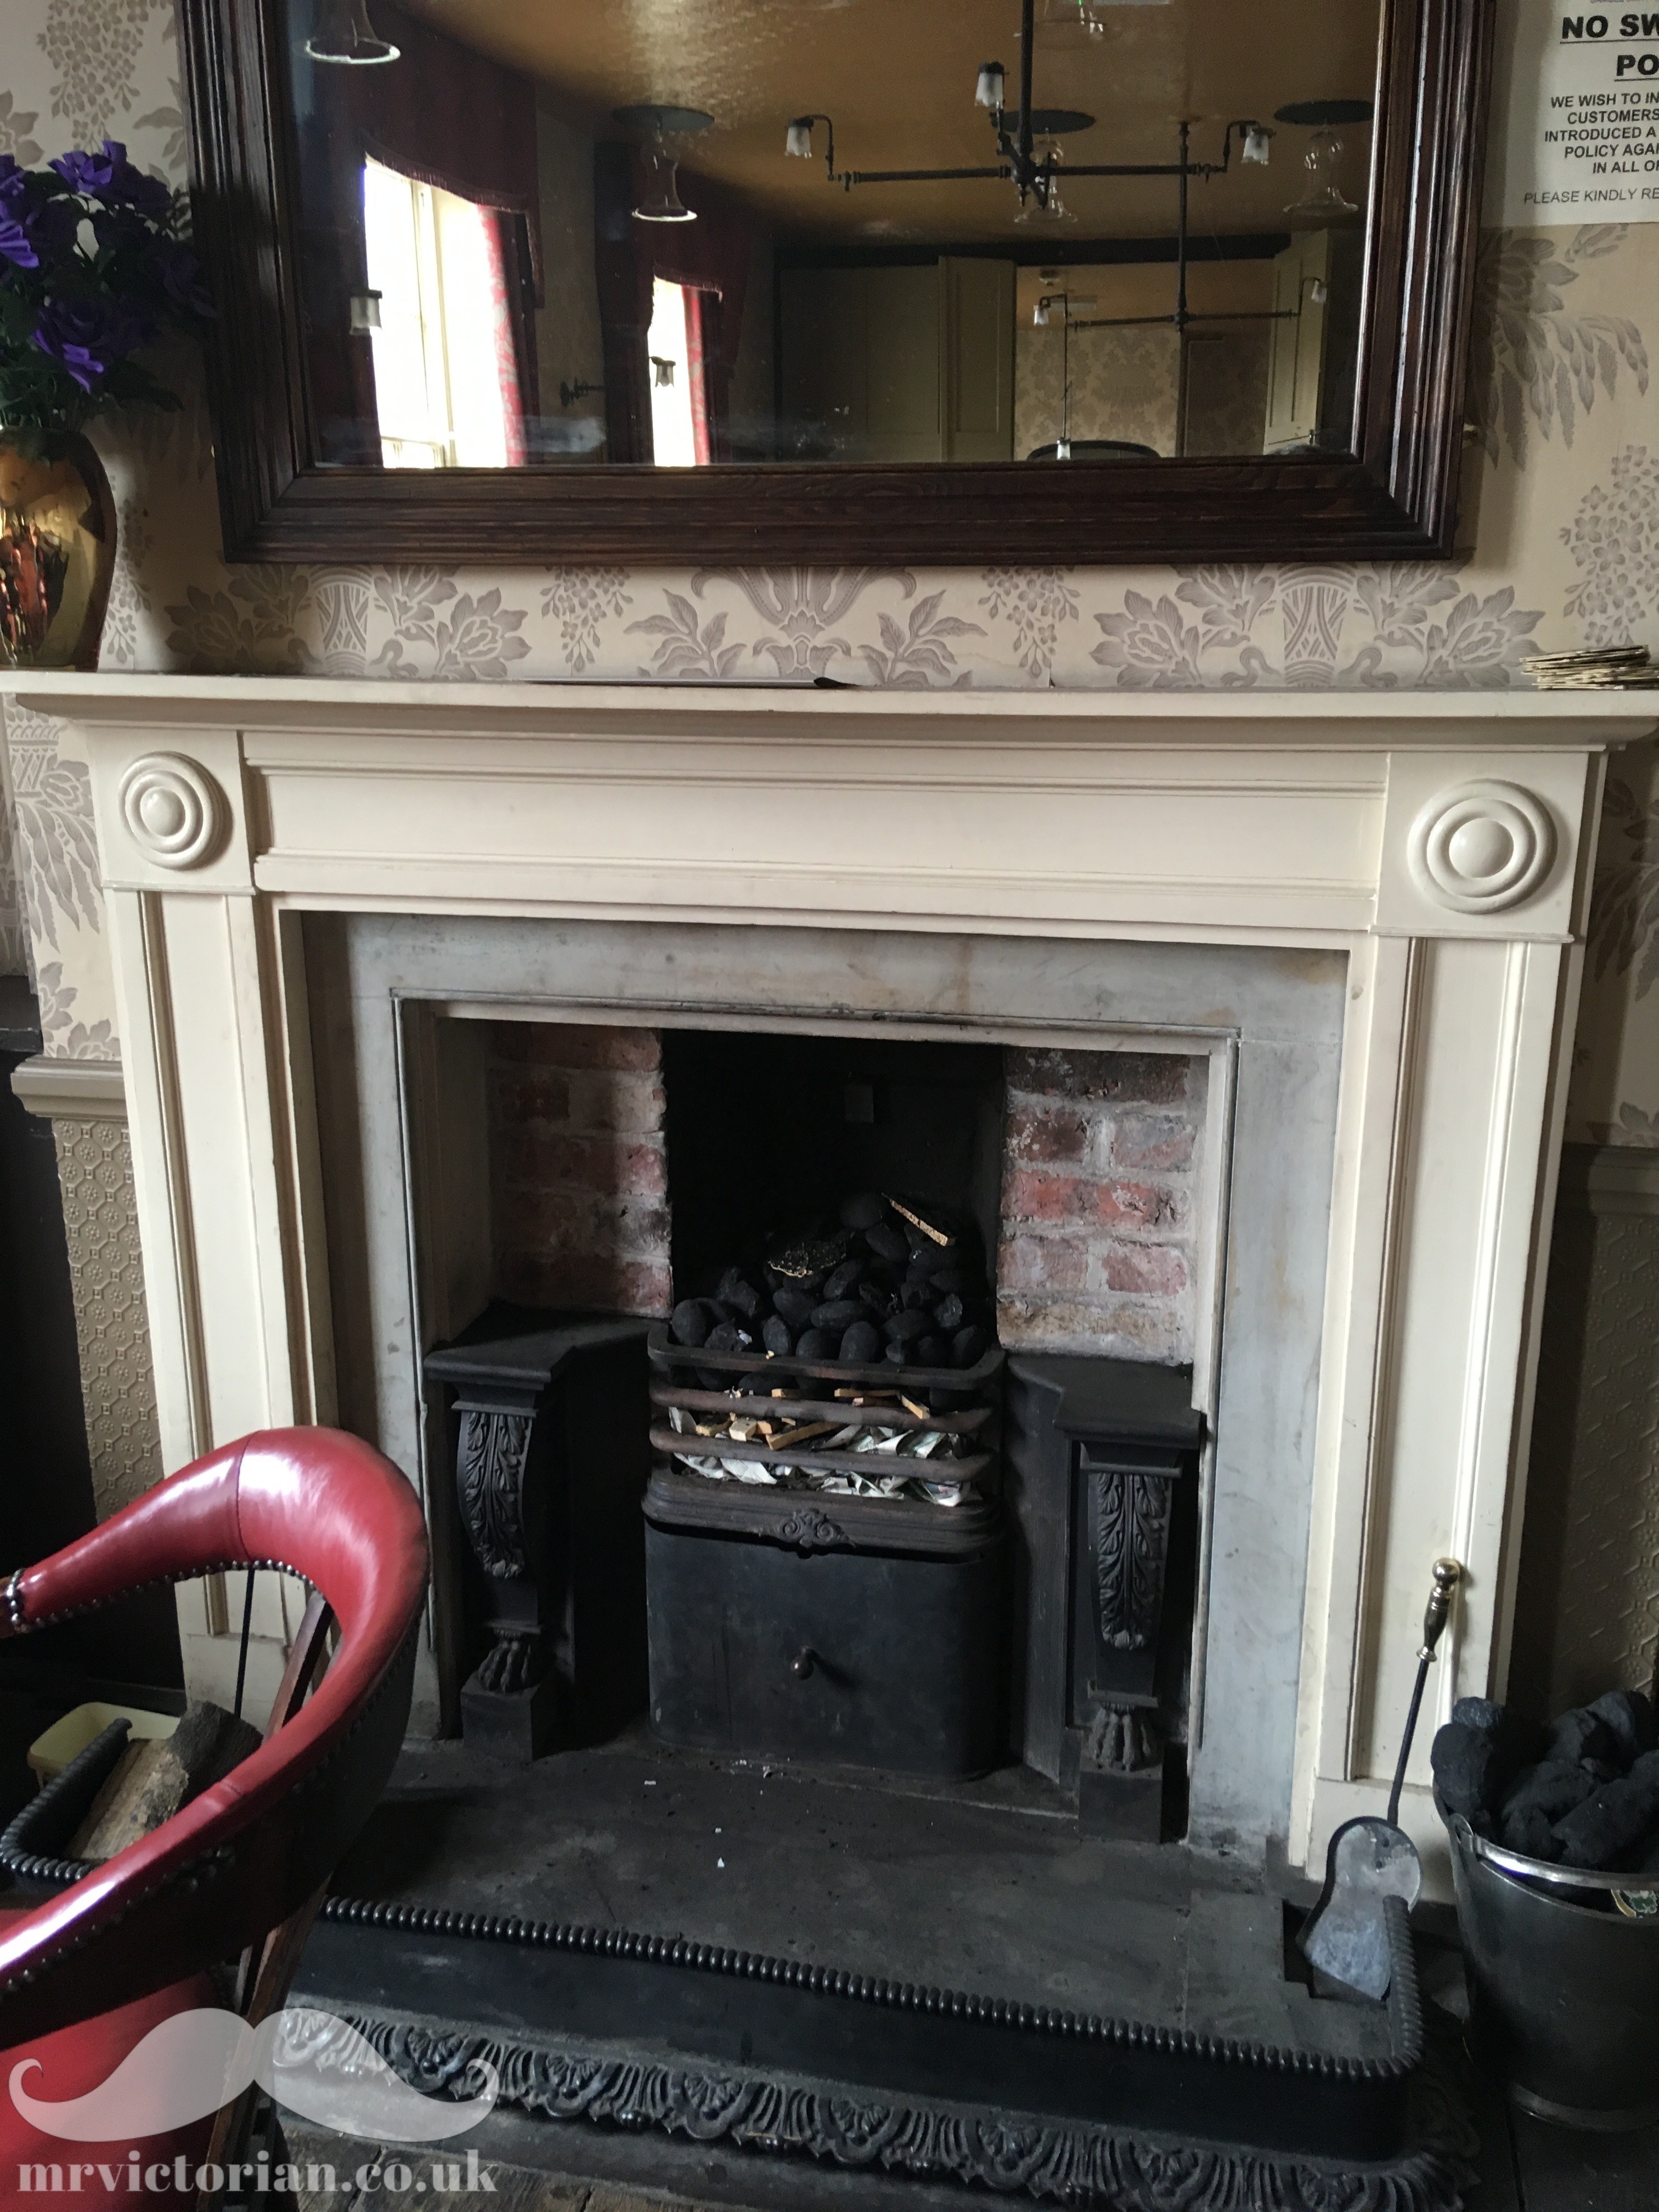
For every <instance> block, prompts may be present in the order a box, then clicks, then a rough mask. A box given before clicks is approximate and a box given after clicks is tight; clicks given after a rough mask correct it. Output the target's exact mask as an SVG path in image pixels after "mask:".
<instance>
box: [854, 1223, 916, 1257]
mask: <svg viewBox="0 0 1659 2212" xmlns="http://www.w3.org/2000/svg"><path fill="white" fill-rule="evenodd" d="M864 1241H865V1243H866V1244H867V1245H868V1246H869V1248H870V1249H871V1250H872V1252H873V1253H874V1254H875V1255H876V1257H877V1259H878V1260H886V1261H890V1263H892V1264H893V1265H895V1266H896V1265H897V1263H898V1262H899V1261H901V1260H905V1259H908V1257H909V1253H910V1247H909V1244H908V1243H907V1241H906V1239H905V1235H904V1231H902V1229H900V1228H898V1227H897V1226H896V1225H895V1224H894V1223H892V1222H890V1221H878V1222H877V1223H876V1224H875V1225H874V1226H873V1227H872V1228H870V1229H866V1231H865V1232H864Z"/></svg>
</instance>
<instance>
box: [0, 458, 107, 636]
mask: <svg viewBox="0 0 1659 2212" xmlns="http://www.w3.org/2000/svg"><path fill="white" fill-rule="evenodd" d="M114 569H115V501H114V497H113V495H112V493H111V491H110V488H109V478H108V477H106V475H105V473H104V465H103V463H102V462H101V461H100V459H99V458H98V455H97V453H96V451H95V450H94V447H93V446H92V444H91V443H90V441H88V439H86V438H84V437H82V435H81V433H80V432H79V431H78V430H4V429H0V665H4V666H7V667H11V668H96V666H97V665H98V646H99V641H100V638H101V637H102V635H103V631H104V614H105V611H106V608H107V607H108V605H109V586H110V578H111V576H112V574H113V573H114Z"/></svg>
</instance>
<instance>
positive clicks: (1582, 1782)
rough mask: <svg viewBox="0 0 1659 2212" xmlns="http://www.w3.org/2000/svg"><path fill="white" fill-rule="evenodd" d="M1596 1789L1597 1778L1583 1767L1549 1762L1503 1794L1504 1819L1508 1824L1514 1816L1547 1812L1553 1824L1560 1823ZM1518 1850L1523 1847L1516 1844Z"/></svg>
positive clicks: (1530, 1770)
mask: <svg viewBox="0 0 1659 2212" xmlns="http://www.w3.org/2000/svg"><path fill="white" fill-rule="evenodd" d="M1593 1790H1595V1778H1594V1777H1593V1776H1591V1775H1589V1774H1586V1773H1585V1771H1584V1770H1583V1767H1582V1766H1578V1765H1574V1764H1573V1763H1571V1761H1569V1760H1566V1759H1545V1760H1544V1761H1543V1762H1542V1763H1541V1765H1537V1766H1529V1767H1528V1768H1527V1769H1526V1770H1525V1771H1524V1772H1523V1773H1521V1774H1517V1775H1516V1778H1515V1780H1514V1781H1513V1782H1511V1783H1510V1786H1509V1788H1508V1789H1507V1790H1505V1791H1504V1802H1503V1807H1502V1812H1503V1817H1504V1820H1505V1821H1506V1822H1507V1821H1508V1820H1510V1816H1511V1815H1512V1814H1522V1813H1545V1814H1548V1816H1549V1819H1550V1820H1552V1821H1553V1820H1559V1819H1560V1818H1561V1816H1562V1814H1564V1813H1571V1811H1572V1809H1573V1808H1574V1806H1576V1805H1582V1804H1583V1802H1584V1800H1585V1798H1586V1797H1588V1796H1589V1795H1590V1794H1591V1792H1592V1791H1593ZM1515 1848H1516V1850H1520V1848H1521V1846H1520V1845H1519V1844H1516V1846H1515Z"/></svg>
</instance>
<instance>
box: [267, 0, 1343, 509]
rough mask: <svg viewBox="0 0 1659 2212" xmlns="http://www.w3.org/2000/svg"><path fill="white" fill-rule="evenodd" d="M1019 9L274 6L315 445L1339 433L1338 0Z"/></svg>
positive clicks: (449, 455)
mask: <svg viewBox="0 0 1659 2212" xmlns="http://www.w3.org/2000/svg"><path fill="white" fill-rule="evenodd" d="M1022 13H1023V9H1022V4H1021V0H604V3H603V4H586V5H571V4H570V3H569V0H518V4H516V5H514V6H513V7H511V8H503V7H502V6H501V4H500V0H403V3H402V4H400V5H398V6H393V5H392V4H391V0H285V4H284V5H283V7H282V8H281V9H279V10H278V14H279V15H280V16H281V18H282V20H283V34H284V37H285V40H286V49H285V50H286V55H287V84H288V97H289V127H290V129H291V131H292V134H293V149H292V150H293V154H294V157H295V161H294V170H293V175H294V179H295V199H296V202H297V207H298V216H299V254H300V264H301V266H300V285H301V296H302V300H303V305H304V330H303V343H304V346H305V351H306V361H307V374H308V380H309V386H310V392H311V400H312V406H313V417H314V422H315V426H316V435H317V439H318V443H319V456H318V457H319V459H321V460H322V461H324V462H325V463H329V464H333V465H355V466H359V467H379V468H388V469H433V468H456V467H460V468H520V467H570V466H586V467H592V466H596V465H613V466H614V465H633V466H636V467H638V466H652V465H654V466H657V467H672V468H690V467H703V466H709V465H719V464H720V463H723V462H741V463H755V462H791V461H794V462H813V463H820V464H821V463H824V462H831V463H833V462H872V461H877V462H880V461H894V462H933V463H937V462H940V461H945V462H951V461H955V462H973V461H1004V462H1006V461H1022V462H1029V463H1030V464H1031V465H1033V466H1039V467H1047V466H1052V465H1054V464H1056V463H1059V462H1065V461H1067V460H1082V459H1091V460H1095V459H1099V460H1111V459H1148V458H1151V457H1153V456H1158V457H1167V456H1172V455H1181V454H1188V455H1237V456H1243V455H1249V454H1260V453H1291V452H1297V451H1302V450H1306V449H1309V448H1315V449H1318V450H1322V451H1326V452H1335V453H1346V452H1348V451H1350V450H1351V449H1352V416H1353V403H1354V385H1355V369H1356V362H1357V360H1358V352H1359V346H1360V337H1361V326H1360V315H1361V296H1362V267H1363V260H1364V232H1365V222H1366V217H1367V214H1368V211H1369V208H1370V191H1371V185H1370V178H1371V173H1372V159H1371V155H1372V135H1373V134H1372V128H1371V118H1372V114H1373V107H1372V102H1373V100H1374V98H1375V94H1376V72H1377V50H1378V37H1379V22H1378V16H1379V0H1321V4H1320V5H1318V6H1316V7H1313V8H1310V7H1308V6H1307V5H1305V0H1253V4H1252V5H1250V6H1249V7H1240V6H1239V5H1238V4H1237V0H1030V19H1031V33H1030V47H1029V52H1030V72H1029V89H1028V87H1027V81H1026V71H1025V69H1024V66H1023V63H1022V54H1023V52H1024V51H1025V49H1024V32H1023V25H1022ZM1028 111H1029V125H1028V123H1027V119H1026V118H1027V113H1028Z"/></svg>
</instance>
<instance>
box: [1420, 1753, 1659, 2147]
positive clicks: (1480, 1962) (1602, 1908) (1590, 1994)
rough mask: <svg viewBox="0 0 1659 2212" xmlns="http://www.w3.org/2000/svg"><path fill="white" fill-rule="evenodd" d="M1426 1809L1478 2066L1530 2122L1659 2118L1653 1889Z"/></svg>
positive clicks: (1658, 1952) (1629, 2124)
mask: <svg viewBox="0 0 1659 2212" xmlns="http://www.w3.org/2000/svg"><path fill="white" fill-rule="evenodd" d="M1435 1802H1436V1803H1437V1805H1438V1806H1439V1810H1440V1816H1441V1818H1442V1820H1444V1821H1445V1823H1446V1826H1447V1829H1448V1830H1449V1833H1450V1836H1451V1847H1452V1876H1453V1880H1454V1881H1455V1885H1456V1890H1457V1922H1458V1927H1459V1929H1460V1931H1461V1933H1462V1939H1463V1955H1464V1963H1465V1966H1466V1967H1467V1970H1468V1982H1469V2005H1470V2032H1471V2036H1472V2039H1473V2042H1474V2049H1475V2051H1476V2053H1477V2055H1478V2056H1480V2057H1482V2058H1484V2059H1486V2061H1488V2062H1489V2063H1491V2064H1492V2065H1493V2066H1494V2067H1495V2068H1496V2069H1498V2071H1499V2072H1501V2073H1502V2074H1503V2075H1504V2078H1505V2079H1506V2080H1507V2081H1508V2083H1509V2088H1510V2096H1511V2097H1513V2099H1514V2100H1515V2101H1516V2104H1518V2105H1521V2106H1524V2107H1525V2109H1526V2110H1527V2111H1528V2112H1535V2113H1536V2114H1537V2115H1538V2116H1539V2118H1541V2119H1545V2120H1555V2121H1558V2122H1559V2123H1560V2124H1563V2125H1565V2126H1567V2127H1575V2128H1599V2129H1608V2130H1612V2129H1618V2128H1639V2127H1645V2126H1648V2125H1650V2124H1651V2123H1652V2122H1653V2121H1655V2120H1659V2063H1656V2057H1655V2054H1656V2051H1659V1878H1656V1877H1655V1876H1653V1875H1631V1876H1620V1875H1609V1874H1584V1873H1581V1872H1579V1871H1578V1869H1576V1868H1572V1867H1559V1866H1552V1865H1550V1864H1549V1863H1548V1862H1547V1861H1546V1860H1543V1859H1532V1858H1525V1857H1522V1854H1521V1853H1520V1852H1519V1851H1509V1850H1503V1849H1502V1848H1501V1847H1500V1846H1499V1845H1498V1844H1492V1843H1488V1842H1487V1841H1486V1838H1484V1837H1482V1836H1477V1835H1476V1834H1475V1833H1474V1830H1473V1829H1472V1828H1471V1827H1470V1826H1469V1824H1468V1821H1467V1820H1465V1819H1464V1818H1463V1817H1462V1814H1455V1813H1448V1812H1447V1810H1446V1808H1445V1807H1444V1806H1443V1805H1441V1804H1440V1801H1439V1795H1438V1792H1437V1793H1436V1798H1435ZM1624 1881H1630V1882H1633V1883H1635V1884H1636V1885H1637V1887H1634V1888H1624V1887H1621V1886H1620V1885H1621V1883H1622V1882H1624ZM1644 1883H1645V1884H1647V1885H1648V1887H1645V1888H1644V1887H1642V1886H1641V1885H1643V1884H1644Z"/></svg>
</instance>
